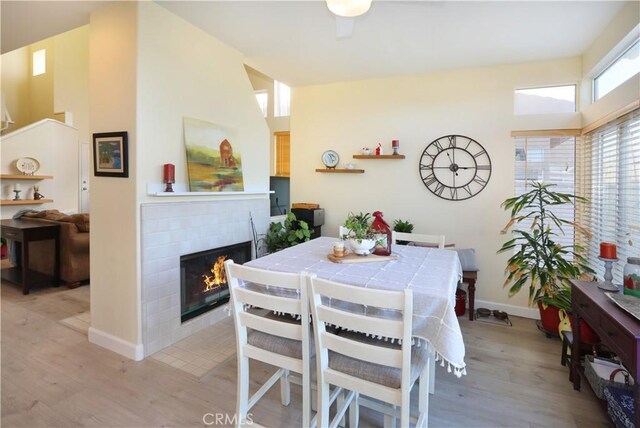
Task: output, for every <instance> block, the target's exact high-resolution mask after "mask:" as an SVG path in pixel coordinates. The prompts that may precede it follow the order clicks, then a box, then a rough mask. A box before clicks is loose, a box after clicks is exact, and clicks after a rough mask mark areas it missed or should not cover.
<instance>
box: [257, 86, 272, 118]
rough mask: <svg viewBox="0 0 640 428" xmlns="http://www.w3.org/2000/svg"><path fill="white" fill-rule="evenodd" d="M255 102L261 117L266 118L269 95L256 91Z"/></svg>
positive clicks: (265, 92)
mask: <svg viewBox="0 0 640 428" xmlns="http://www.w3.org/2000/svg"><path fill="white" fill-rule="evenodd" d="M256 101H258V106H260V110H261V111H262V115H263V116H264V117H267V107H268V106H269V93H268V92H267V91H256Z"/></svg>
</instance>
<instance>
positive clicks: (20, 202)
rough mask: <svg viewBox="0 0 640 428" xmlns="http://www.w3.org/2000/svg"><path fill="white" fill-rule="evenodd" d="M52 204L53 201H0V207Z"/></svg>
mask: <svg viewBox="0 0 640 428" xmlns="http://www.w3.org/2000/svg"><path fill="white" fill-rule="evenodd" d="M51 202H53V199H38V200H37V201H36V200H35V199H18V200H17V201H15V200H13V199H3V200H1V201H0V205H39V204H50V203H51Z"/></svg>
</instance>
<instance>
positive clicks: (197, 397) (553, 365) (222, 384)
mask: <svg viewBox="0 0 640 428" xmlns="http://www.w3.org/2000/svg"><path fill="white" fill-rule="evenodd" d="M89 292H90V288H89V286H84V287H80V288H78V289H75V290H68V289H65V288H63V287H60V288H46V289H41V290H34V291H33V292H32V293H31V294H30V295H28V296H23V295H22V294H21V293H20V290H19V289H18V287H16V286H14V285H12V284H8V283H3V284H2V286H1V293H2V374H1V382H2V383H1V387H2V408H1V411H2V419H1V423H2V426H3V427H80V426H91V427H106V426H110V427H159V426H167V427H202V426H205V424H204V422H203V416H204V415H205V414H207V413H212V414H216V413H220V414H224V413H228V414H229V415H232V414H233V412H234V408H235V389H236V386H235V384H236V362H235V356H231V357H230V358H228V359H227V360H225V361H222V362H221V363H220V364H219V365H218V366H217V367H216V368H214V369H213V370H212V371H211V372H210V373H209V374H208V375H206V376H204V377H203V378H201V379H197V378H195V377H194V376H192V375H189V374H188V373H185V372H184V371H181V370H178V369H176V368H173V367H170V366H168V365H166V364H164V363H162V362H160V361H158V360H156V359H153V358H147V359H145V360H144V361H141V362H134V361H130V360H128V359H126V358H123V357H121V356H119V355H117V354H115V353H112V352H110V351H107V350H105V349H103V348H100V347H98V346H96V345H93V344H91V343H89V342H88V341H87V338H86V335H84V334H82V333H81V332H79V331H77V330H75V329H72V328H69V327H67V326H65V325H63V324H61V323H60V322H59V321H60V320H62V319H65V318H68V317H70V316H74V315H77V314H80V313H82V312H85V311H87V310H88V309H89ZM512 321H513V327H507V326H500V325H491V324H487V323H481V322H477V321H476V322H470V321H468V320H467V319H464V318H460V322H461V326H462V331H463V334H464V337H465V343H466V352H467V353H466V362H467V371H468V375H467V376H463V377H462V378H460V379H458V378H456V377H455V376H454V375H452V374H449V373H447V372H446V370H445V369H442V368H440V367H439V368H438V373H437V377H436V394H435V395H434V396H431V400H430V407H429V409H430V411H429V424H430V426H432V427H543V426H546V427H591V426H608V424H609V422H608V419H607V417H606V414H605V413H604V412H603V410H602V409H601V407H600V406H599V403H598V402H597V399H596V398H595V397H594V396H593V394H592V393H591V392H590V391H588V389H586V388H583V391H582V392H576V391H574V390H573V388H572V387H571V384H570V383H569V381H568V371H567V369H566V368H565V367H562V366H560V362H559V361H560V341H559V340H551V339H546V338H545V337H544V336H543V335H542V334H541V333H539V332H538V331H537V329H536V327H535V324H534V322H533V321H532V320H527V319H522V318H514V319H513V320H512ZM223 322H230V320H225V321H223ZM225 346H226V345H225ZM251 369H252V374H251V378H252V379H255V380H260V381H262V380H265V379H266V378H267V377H268V376H269V375H270V374H271V371H270V369H269V367H268V366H265V365H262V364H253V363H252V365H251ZM253 388H254V390H255V388H257V387H256V385H255V384H254V385H253ZM415 392H417V391H414V393H415ZM279 397H280V394H279V391H278V389H277V388H276V389H273V390H272V391H270V393H269V394H268V395H267V397H266V398H265V399H263V400H261V401H260V402H259V403H258V404H257V406H256V407H255V408H254V409H253V419H254V420H255V421H256V422H257V423H259V424H261V425H263V426H268V427H289V426H299V425H300V422H301V415H300V411H301V406H300V394H299V389H298V387H296V386H294V387H292V402H291V404H290V405H289V407H283V406H281V405H280V401H279ZM414 398H415V399H414V400H413V402H414V403H416V402H417V395H416V396H415V397H414ZM209 418H212V417H211V416H209ZM208 420H209V421H213V419H208ZM211 426H220V425H211ZM361 426H363V427H370V426H382V417H381V416H380V415H379V414H376V413H374V412H371V411H367V410H363V411H362V412H361Z"/></svg>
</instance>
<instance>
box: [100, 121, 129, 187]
mask: <svg viewBox="0 0 640 428" xmlns="http://www.w3.org/2000/svg"><path fill="white" fill-rule="evenodd" d="M93 174H94V175H95V176H96V177H129V154H128V152H127V133H126V132H104V133H101V134H93Z"/></svg>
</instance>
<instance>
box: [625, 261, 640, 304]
mask: <svg viewBox="0 0 640 428" xmlns="http://www.w3.org/2000/svg"><path fill="white" fill-rule="evenodd" d="M622 277H623V284H624V294H629V295H631V296H636V297H640V257H628V258H627V264H625V265H624V271H623V274H622Z"/></svg>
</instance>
